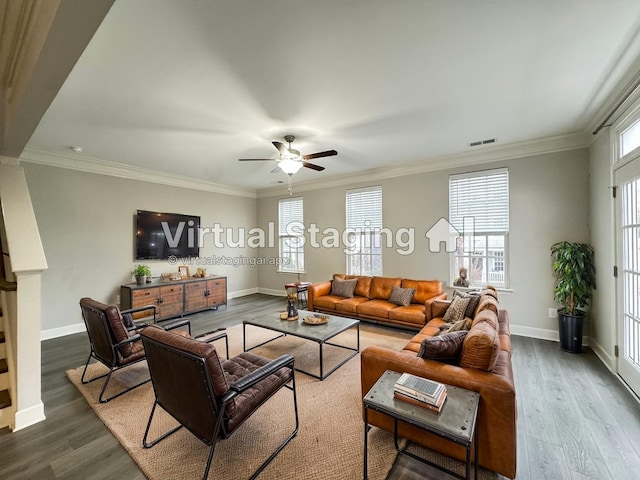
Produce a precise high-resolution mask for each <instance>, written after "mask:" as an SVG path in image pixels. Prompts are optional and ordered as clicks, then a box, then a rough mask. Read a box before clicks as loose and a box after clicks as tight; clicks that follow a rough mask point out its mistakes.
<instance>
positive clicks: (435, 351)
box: [418, 330, 468, 363]
mask: <svg viewBox="0 0 640 480" xmlns="http://www.w3.org/2000/svg"><path fill="white" fill-rule="evenodd" d="M467 333H468V332H467V331H466V330H460V331H457V332H451V333H446V334H444V335H438V336H436V337H427V338H425V339H424V340H422V342H421V344H420V350H419V351H418V356H419V357H422V358H429V359H431V360H440V361H441V362H446V363H457V362H458V359H459V357H460V352H461V351H462V344H463V342H464V338H465V337H466V336H467Z"/></svg>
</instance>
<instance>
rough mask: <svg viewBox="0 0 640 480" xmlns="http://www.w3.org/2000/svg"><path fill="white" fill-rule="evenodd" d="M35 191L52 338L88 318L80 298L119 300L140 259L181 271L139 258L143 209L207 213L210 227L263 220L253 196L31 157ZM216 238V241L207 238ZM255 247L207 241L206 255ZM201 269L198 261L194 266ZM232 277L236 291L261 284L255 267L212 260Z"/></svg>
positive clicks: (47, 332)
mask: <svg viewBox="0 0 640 480" xmlns="http://www.w3.org/2000/svg"><path fill="white" fill-rule="evenodd" d="M23 167H24V170H25V173H26V177H27V183H28V186H29V192H30V194H31V198H32V201H33V208H34V211H35V215H36V219H37V221H38V228H39V229H40V234H41V237H42V243H43V245H44V251H45V254H46V257H47V260H48V263H49V269H48V270H47V271H46V272H45V273H44V274H43V276H42V309H43V315H42V330H43V332H44V336H49V337H50V336H56V335H62V334H66V333H70V332H72V331H77V327H78V325H79V324H81V323H82V317H81V315H80V308H79V306H78V301H79V300H80V298H81V297H84V296H87V297H92V298H94V299H96V300H100V301H103V302H106V303H116V300H117V295H118V294H119V290H120V285H121V284H124V283H130V282H132V281H133V277H132V276H131V270H132V268H133V266H134V265H135V264H136V263H145V264H148V265H149V266H150V267H151V271H152V274H153V276H159V275H160V274H161V273H165V272H174V271H177V266H174V265H169V264H168V262H167V261H150V260H145V261H143V262H136V260H135V252H134V238H135V236H134V232H135V213H136V210H152V211H160V212H172V213H183V214H190V215H199V216H200V217H201V222H202V226H213V224H214V223H215V222H217V223H220V224H221V225H222V226H223V227H234V228H237V227H246V226H247V225H255V223H256V221H257V220H256V201H255V199H253V198H245V197H240V196H231V195H223V194H218V193H210V192H204V191H198V190H190V189H186V188H178V187H170V186H163V185H158V184H155V183H148V182H142V181H136V180H128V179H123V178H117V177H113V176H107V175H98V174H93V173H86V172H80V171H75V170H69V169H62V168H56V167H50V166H43V165H36V164H30V163H24V162H23ZM205 240H211V239H205ZM255 253H256V252H255V249H253V248H244V249H242V248H236V249H231V248H228V247H225V248H221V249H218V248H214V246H213V242H212V241H205V246H204V248H202V249H201V251H200V256H201V257H203V258H205V259H209V258H213V256H216V257H218V258H220V257H221V256H226V257H237V256H239V255H243V256H245V257H253V256H255ZM190 268H191V270H195V268H196V266H192V267H190ZM205 268H207V273H209V274H218V275H226V276H227V277H228V291H229V293H230V294H233V293H234V292H236V293H247V292H251V291H255V289H256V288H257V278H258V277H257V271H256V268H255V267H250V266H242V267H233V266H230V265H221V266H211V265H208V266H205Z"/></svg>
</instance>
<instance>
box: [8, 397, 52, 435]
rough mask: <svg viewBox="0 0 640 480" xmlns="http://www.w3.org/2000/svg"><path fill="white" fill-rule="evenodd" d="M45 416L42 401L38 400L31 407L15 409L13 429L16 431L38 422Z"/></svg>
mask: <svg viewBox="0 0 640 480" xmlns="http://www.w3.org/2000/svg"><path fill="white" fill-rule="evenodd" d="M46 418H47V417H46V416H45V414H44V403H42V402H40V403H38V404H37V405H34V406H33V407H29V408H25V409H24V410H17V411H16V423H15V426H14V427H13V431H14V432H17V431H18V430H22V429H23V428H27V427H30V426H31V425H34V424H36V423H38V422H41V421H43V420H45V419H46Z"/></svg>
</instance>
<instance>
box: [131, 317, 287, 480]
mask: <svg viewBox="0 0 640 480" xmlns="http://www.w3.org/2000/svg"><path fill="white" fill-rule="evenodd" d="M141 337H142V341H143V343H144V347H145V351H146V352H147V363H148V365H149V371H150V373H151V380H152V382H153V388H154V391H155V397H156V398H155V401H154V403H153V407H152V409H151V414H150V415H149V421H148V423H147V428H146V430H145V433H144V437H143V440H142V443H143V445H144V447H145V448H151V447H153V446H154V445H155V444H157V443H158V442H160V441H162V440H163V439H165V438H167V437H168V436H169V435H171V434H172V433H174V432H176V431H177V430H179V429H180V428H182V427H183V426H184V427H185V428H186V429H187V430H189V431H190V432H191V433H192V434H193V435H194V436H196V437H197V438H198V439H200V440H201V441H202V442H203V443H205V444H206V445H208V446H209V447H210V449H209V456H208V459H207V463H206V466H205V470H204V475H203V477H202V478H203V479H206V478H207V476H208V474H209V469H210V467H211V463H212V460H213V453H214V449H215V446H216V443H217V442H218V440H220V439H226V438H228V437H229V436H230V435H231V434H232V433H233V432H234V431H236V429H237V428H238V427H239V426H240V425H242V423H243V422H244V421H245V420H246V419H247V418H249V417H250V416H251V415H253V414H254V413H255V412H256V410H257V409H258V408H259V407H260V406H261V405H262V404H263V403H264V402H266V401H267V400H268V399H269V398H270V397H271V396H272V395H274V394H275V393H276V392H278V391H279V390H280V389H281V388H282V387H285V388H287V389H289V390H291V392H292V393H293V406H294V415H295V428H294V430H293V431H292V432H291V433H290V434H289V435H288V436H287V438H285V439H284V441H283V442H282V443H281V444H280V445H279V446H278V448H277V449H276V450H275V451H274V452H273V453H272V454H271V455H270V456H269V458H267V459H266V460H265V461H264V462H263V463H262V465H260V467H259V468H258V470H257V471H256V472H255V473H254V474H253V476H252V477H251V478H255V477H256V476H258V475H259V474H260V472H262V470H263V469H264V468H265V467H266V466H267V465H268V464H269V463H270V462H271V461H272V460H273V459H274V458H275V457H276V455H277V454H278V453H279V452H280V451H281V450H282V449H283V448H284V447H285V446H286V445H287V444H288V443H289V441H291V439H292V438H293V437H294V436H296V434H297V433H298V425H299V422H298V404H297V397H296V388H295V375H294V369H293V364H294V359H293V357H292V356H291V355H283V356H281V357H279V358H278V359H276V360H273V361H271V360H269V359H266V358H263V357H260V356H258V355H255V354H253V353H250V352H244V353H241V354H240V355H238V356H236V357H234V358H231V359H228V360H224V359H220V358H219V356H218V353H217V351H216V349H215V347H214V346H213V345H211V344H207V343H202V342H198V341H195V340H193V339H189V338H184V337H182V336H179V335H176V334H175V333H173V332H167V331H163V330H161V329H158V328H153V327H149V328H146V329H144V330H143V331H142V333H141ZM158 406H159V407H161V408H162V409H163V410H165V411H166V412H167V413H168V414H169V415H171V416H172V417H173V418H175V420H177V421H178V423H179V425H178V426H177V427H175V428H173V429H171V430H169V431H167V432H165V433H163V434H161V435H160V436H159V437H158V438H156V439H155V440H149V439H148V437H149V431H150V428H151V425H152V422H153V419H154V414H155V412H156V408H157V407H158ZM274 421H276V422H277V421H279V419H274ZM248 453H249V454H250V452H248Z"/></svg>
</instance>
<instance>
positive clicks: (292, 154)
mask: <svg viewBox="0 0 640 480" xmlns="http://www.w3.org/2000/svg"><path fill="white" fill-rule="evenodd" d="M295 139H296V137H294V136H293V135H285V136H284V140H285V142H287V143H288V144H289V147H287V146H286V145H285V144H284V143H282V142H271V143H273V146H274V147H276V148H277V149H278V152H280V158H239V159H238V160H239V161H241V162H265V161H266V162H277V164H278V166H277V167H276V168H274V169H273V170H272V171H271V173H274V172H277V171H278V170H282V171H283V172H284V173H286V174H287V175H289V176H291V175H293V174H294V173H297V172H298V170H300V169H301V168H302V167H307V168H310V169H311V170H316V171H318V172H321V171H322V170H324V167H321V166H320V165H315V164H313V163H309V162H307V160H312V159H314V158H322V157H331V156H333V155H337V154H338V152H336V151H335V150H327V151H325V152H318V153H310V154H308V155H301V154H300V150H296V149H295V148H291V144H292V143H293V141H294V140H295Z"/></svg>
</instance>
